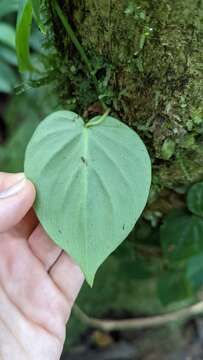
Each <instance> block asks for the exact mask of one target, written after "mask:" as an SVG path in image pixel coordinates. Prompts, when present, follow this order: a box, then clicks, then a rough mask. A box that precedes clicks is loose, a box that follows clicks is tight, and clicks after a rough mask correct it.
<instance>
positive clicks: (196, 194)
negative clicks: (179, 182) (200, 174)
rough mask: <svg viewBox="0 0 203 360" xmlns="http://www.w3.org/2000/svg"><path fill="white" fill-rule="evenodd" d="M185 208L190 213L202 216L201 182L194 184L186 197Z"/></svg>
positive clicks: (202, 194)
mask: <svg viewBox="0 0 203 360" xmlns="http://www.w3.org/2000/svg"><path fill="white" fill-rule="evenodd" d="M187 206H188V208H189V210H190V211H191V212H193V213H194V214H196V215H199V216H203V182H200V183H197V184H194V185H193V186H192V187H191V188H190V190H189V192H188V195H187Z"/></svg>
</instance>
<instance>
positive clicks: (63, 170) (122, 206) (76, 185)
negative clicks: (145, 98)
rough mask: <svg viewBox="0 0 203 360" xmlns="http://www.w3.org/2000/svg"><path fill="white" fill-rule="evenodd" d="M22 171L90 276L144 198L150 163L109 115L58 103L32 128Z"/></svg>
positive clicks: (51, 230)
mask: <svg viewBox="0 0 203 360" xmlns="http://www.w3.org/2000/svg"><path fill="white" fill-rule="evenodd" d="M25 173H26V175H27V176H28V178H30V179H31V180H32V181H33V183H34V184H35V186H36V188H37V201H36V212H37V214H38V217H39V219H40V221H41V223H42V224H43V226H44V228H45V229H46V231H47V232H48V234H49V235H50V237H51V238H52V239H53V240H54V241H55V242H56V243H57V244H58V245H59V246H60V247H61V248H63V249H64V250H66V251H67V252H68V253H69V254H70V255H71V256H72V257H73V258H74V259H75V261H76V262H77V263H78V264H79V265H80V267H81V269H82V270H83V272H84V274H85V276H86V279H87V281H88V282H89V284H92V283H93V279H94V275H95V272H96V270H97V269H98V267H99V266H100V265H101V263H102V262H103V261H104V260H105V258H106V257H107V256H108V255H109V254H110V253H111V252H112V251H113V250H114V249H115V248H116V247H117V246H118V245H119V244H120V243H121V242H122V241H123V240H124V239H125V238H126V237H127V235H128V234H129V232H130V231H131V230H132V228H133V226H134V224H135V222H136V220H137V219H138V218H139V216H140V214H141V212H142V210H143V208H144V206H145V204H146V201H147V196H148V193H149V188H150V181H151V164H150V159H149V156H148V153H147V150H146V148H145V145H144V144H143V142H142V140H141V139H140V138H139V136H138V135H137V134H136V133H135V132H134V131H133V130H131V129H130V128H129V127H128V126H126V125H124V124H123V123H121V122H120V121H118V120H117V119H114V118H113V117H110V116H106V118H105V120H104V121H102V122H101V121H100V117H96V118H94V119H92V120H91V121H90V122H89V123H87V124H85V123H84V121H83V119H82V118H81V117H80V116H78V115H77V114H75V113H73V112H70V111H58V112H56V113H53V114H51V115H50V116H48V117H47V118H46V119H45V120H44V121H43V122H42V123H41V124H40V125H39V127H38V128H37V130H36V132H35V133H34V135H33V137H32V139H31V141H30V143H29V145H28V148H27V151H26V159H25Z"/></svg>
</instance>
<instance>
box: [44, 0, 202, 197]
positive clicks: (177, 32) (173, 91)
mask: <svg viewBox="0 0 203 360" xmlns="http://www.w3.org/2000/svg"><path fill="white" fill-rule="evenodd" d="M59 3H61V8H62V9H63V12H64V13H65V14H66V16H67V18H68V19H69V22H70V24H71V26H72V28H73V30H74V32H75V34H76V36H77V38H78V40H79V41H80V44H81V45H82V46H83V48H84V50H85V52H86V54H87V56H88V58H89V61H90V63H91V66H92V68H93V69H94V73H95V75H96V77H97V81H98V89H99V94H98V93H97V92H96V90H95V87H94V84H93V81H92V77H91V74H89V72H88V69H87V67H86V65H85V64H84V62H83V60H82V59H81V57H80V55H79V53H78V51H77V49H76V48H75V47H74V45H73V44H72V43H71V41H70V38H69V37H68V35H67V34H66V32H65V30H64V28H63V26H62V24H61V23H60V20H59V19H58V17H57V15H56V13H54V12H52V11H53V9H52V10H50V8H49V9H48V17H49V19H51V24H52V25H51V29H52V30H51V32H52V36H53V35H54V36H53V39H54V44H55V52H54V53H53V58H52V59H51V60H50V61H51V62H52V68H53V69H54V72H53V73H54V78H55V80H54V81H55V86H56V87H57V92H58V93H59V95H60V99H61V102H62V103H63V104H64V106H68V107H71V108H72V109H75V110H76V111H78V112H80V113H81V114H84V113H85V114H87V115H89V114H91V112H92V111H93V112H94V111H95V109H97V110H96V112H97V111H101V109H100V107H99V106H98V95H99V98H100V99H102V100H103V101H104V102H105V103H106V105H107V106H109V107H111V109H112V113H114V114H115V115H116V116H117V117H119V118H120V119H121V120H122V121H124V122H125V123H127V124H128V125H129V126H131V127H132V128H134V129H135V130H136V131H137V132H138V133H139V134H140V135H141V137H142V138H143V140H144V141H145V143H146V145H147V147H148V149H149V151H150V155H151V158H152V163H153V167H154V171H153V173H154V179H156V181H154V186H153V191H155V192H156V196H155V198H157V196H158V193H159V192H160V191H161V190H163V189H164V188H166V187H169V188H170V189H175V188H176V187H177V186H178V185H186V186H187V185H188V184H189V183H191V182H193V181H196V180H198V179H199V178H202V176H203V170H202V166H201V164H202V162H203V153H202V151H201V150H202V133H203V65H202V58H203V25H202V24H203V22H202V20H203V4H202V2H201V1H199V0H179V1H177V2H174V1H173V0H162V1H161V2H160V1H158V0H154V1H153V2H152V1H150V0H137V1H130V0H120V1H119V2H118V1H117V0H83V1H81V0H70V1H68V0H67V1H60V2H59ZM52 43H53V41H52ZM92 109H93V110H92ZM166 145H167V146H166ZM168 145H170V146H168ZM169 147H170V149H169ZM154 189H155V190H154Z"/></svg>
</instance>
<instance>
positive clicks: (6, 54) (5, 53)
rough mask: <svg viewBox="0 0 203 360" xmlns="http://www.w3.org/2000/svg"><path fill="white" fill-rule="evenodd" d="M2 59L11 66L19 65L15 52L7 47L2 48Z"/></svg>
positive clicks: (0, 54) (0, 52)
mask: <svg viewBox="0 0 203 360" xmlns="http://www.w3.org/2000/svg"><path fill="white" fill-rule="evenodd" d="M0 59H1V60H4V61H5V62H6V63H8V64H10V65H17V59H16V53H15V50H13V49H11V48H8V47H7V46H1V49H0Z"/></svg>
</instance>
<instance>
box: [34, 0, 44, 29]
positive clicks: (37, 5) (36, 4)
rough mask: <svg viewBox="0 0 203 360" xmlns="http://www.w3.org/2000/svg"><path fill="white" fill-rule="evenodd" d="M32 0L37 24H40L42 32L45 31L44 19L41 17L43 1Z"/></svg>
mask: <svg viewBox="0 0 203 360" xmlns="http://www.w3.org/2000/svg"><path fill="white" fill-rule="evenodd" d="M31 1H32V8H33V13H34V18H35V21H36V23H37V25H38V26H39V28H40V30H41V31H42V32H45V27H44V24H43V23H42V20H41V18H40V4H41V1H40V0H31Z"/></svg>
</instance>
